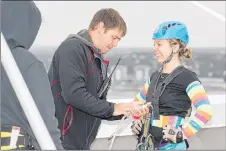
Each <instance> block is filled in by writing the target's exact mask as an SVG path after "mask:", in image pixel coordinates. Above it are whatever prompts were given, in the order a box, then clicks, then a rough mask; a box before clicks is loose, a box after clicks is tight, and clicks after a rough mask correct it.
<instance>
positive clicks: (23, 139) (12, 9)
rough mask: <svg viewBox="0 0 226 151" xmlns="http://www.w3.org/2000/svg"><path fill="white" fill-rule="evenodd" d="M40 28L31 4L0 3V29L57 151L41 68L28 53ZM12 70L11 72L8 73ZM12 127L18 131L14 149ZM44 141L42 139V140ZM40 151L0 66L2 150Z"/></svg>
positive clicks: (52, 110)
mask: <svg viewBox="0 0 226 151" xmlns="http://www.w3.org/2000/svg"><path fill="white" fill-rule="evenodd" d="M40 25H41V14H40V11H39V10H38V8H37V7H36V5H35V3H34V2H32V1H19V2H17V1H2V2H1V29H2V33H3V35H4V37H5V39H6V41H7V44H8V46H9V48H10V50H11V52H12V55H13V57H14V58H15V61H16V63H17V65H18V67H19V69H20V71H21V73H22V76H23V78H24V80H25V82H26V84H27V86H28V88H29V90H30V92H31V95H32V96H33V98H34V101H35V103H36V106H37V108H38V110H39V112H40V114H41V116H42V118H43V120H44V122H45V124H46V126H47V129H48V131H49V133H50V135H51V137H52V139H53V141H54V143H55V146H56V148H57V149H59V150H60V149H63V147H62V144H61V140H60V130H59V129H58V128H57V126H58V121H57V119H56V118H55V108H54V102H53V98H52V94H51V89H50V86H49V81H48V76H47V73H46V70H45V68H44V65H43V63H42V62H41V61H39V60H38V59H37V58H36V57H35V56H34V55H33V54H32V53H31V52H29V51H28V50H29V48H30V47H31V45H32V44H33V42H34V40H35V38H36V35H37V33H38V30H39V28H40ZM11 70H13V69H11ZM13 126H15V127H19V128H20V134H19V136H18V140H17V142H15V145H16V146H17V147H16V148H15V147H13V146H14V145H13V144H12V142H13V139H14V138H13V137H14V136H16V134H15V133H14V132H13V131H12V129H13ZM43 139H45V138H43ZM10 149H37V150H39V149H40V145H39V144H38V142H37V140H36V138H35V136H34V133H33V131H32V129H31V127H30V125H29V123H28V120H27V118H26V116H25V114H24V112H23V110H22V108H21V106H20V103H19V101H18V98H17V96H16V94H15V92H14V90H13V88H12V85H11V83H10V81H9V79H8V77H7V75H6V72H5V70H4V68H3V66H2V64H1V150H10Z"/></svg>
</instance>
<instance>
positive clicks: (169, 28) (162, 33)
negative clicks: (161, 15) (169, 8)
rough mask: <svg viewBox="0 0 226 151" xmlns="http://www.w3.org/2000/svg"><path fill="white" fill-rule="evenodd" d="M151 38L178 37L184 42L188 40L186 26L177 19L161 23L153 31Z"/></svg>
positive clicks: (186, 42)
mask: <svg viewBox="0 0 226 151" xmlns="http://www.w3.org/2000/svg"><path fill="white" fill-rule="evenodd" d="M152 39H178V40H181V41H182V42H184V43H185V44H188V42H189V36H188V30H187V27H186V25H185V24H184V23H182V22H179V21H166V22H163V23H161V24H160V25H159V26H158V27H157V29H156V31H155V32H154V34H153V37H152Z"/></svg>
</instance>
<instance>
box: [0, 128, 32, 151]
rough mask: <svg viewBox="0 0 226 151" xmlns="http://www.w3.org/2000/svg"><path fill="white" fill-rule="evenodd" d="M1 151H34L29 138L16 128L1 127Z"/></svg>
mask: <svg viewBox="0 0 226 151" xmlns="http://www.w3.org/2000/svg"><path fill="white" fill-rule="evenodd" d="M1 150H34V147H33V146H32V144H31V137H30V136H29V135H28V134H27V133H26V132H24V131H23V130H22V129H21V128H20V127H18V126H2V127H1Z"/></svg>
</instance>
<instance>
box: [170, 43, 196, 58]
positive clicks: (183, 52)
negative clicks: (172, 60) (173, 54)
mask: <svg viewBox="0 0 226 151" xmlns="http://www.w3.org/2000/svg"><path fill="white" fill-rule="evenodd" d="M169 42H170V44H171V45H175V44H179V45H180V51H179V57H184V58H186V59H191V58H192V49H191V48H188V47H187V46H186V44H184V43H183V42H182V41H180V40H177V39H170V40H169Z"/></svg>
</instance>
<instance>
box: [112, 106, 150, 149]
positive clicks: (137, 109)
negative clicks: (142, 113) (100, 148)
mask: <svg viewBox="0 0 226 151" xmlns="http://www.w3.org/2000/svg"><path fill="white" fill-rule="evenodd" d="M149 107H152V105H151V102H147V103H145V104H143V105H141V106H140V107H139V108H136V109H135V110H134V111H133V112H139V110H143V109H145V108H149ZM132 115H133V113H130V114H129V115H127V116H123V118H122V119H121V120H120V123H119V125H118V126H117V128H116V130H115V132H114V133H113V134H112V135H111V136H110V137H109V138H108V141H110V140H112V141H111V143H110V146H109V150H111V149H112V147H113V143H114V140H115V137H116V135H117V132H118V131H120V130H121V129H122V128H123V126H124V125H125V124H126V119H127V120H132Z"/></svg>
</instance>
